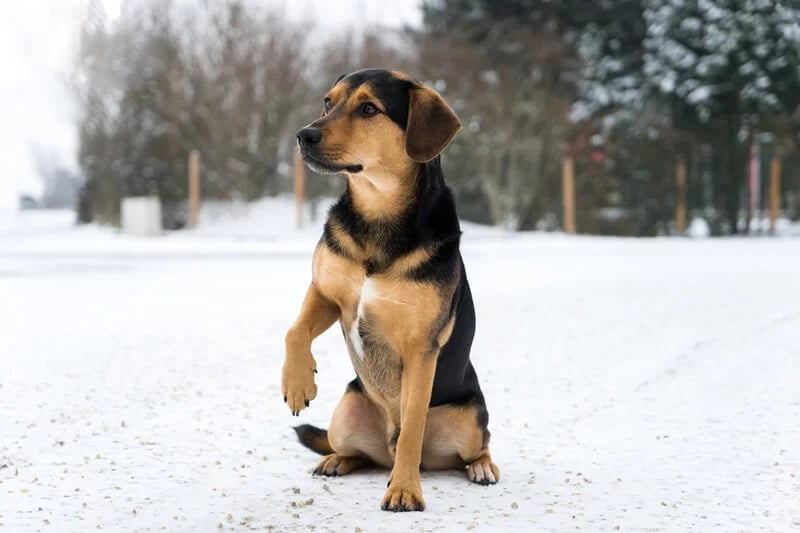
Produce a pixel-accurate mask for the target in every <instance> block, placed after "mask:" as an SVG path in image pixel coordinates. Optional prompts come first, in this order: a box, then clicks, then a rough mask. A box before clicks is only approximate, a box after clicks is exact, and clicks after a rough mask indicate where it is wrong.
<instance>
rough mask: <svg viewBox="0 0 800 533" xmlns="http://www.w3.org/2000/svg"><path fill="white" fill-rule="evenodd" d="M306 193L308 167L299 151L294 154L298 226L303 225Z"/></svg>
mask: <svg viewBox="0 0 800 533" xmlns="http://www.w3.org/2000/svg"><path fill="white" fill-rule="evenodd" d="M305 193H306V167H305V165H304V164H303V160H302V158H301V157H300V153H299V152H295V154H294V197H295V201H296V202H297V227H298V228H302V227H303V200H304V196H305Z"/></svg>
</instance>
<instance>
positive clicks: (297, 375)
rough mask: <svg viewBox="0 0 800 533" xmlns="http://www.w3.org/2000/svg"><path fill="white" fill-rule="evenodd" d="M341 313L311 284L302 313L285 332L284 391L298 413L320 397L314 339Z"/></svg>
mask: <svg viewBox="0 0 800 533" xmlns="http://www.w3.org/2000/svg"><path fill="white" fill-rule="evenodd" d="M339 315H340V311H339V306H337V305H336V304H335V303H333V302H331V301H329V300H327V299H326V298H325V297H324V296H323V295H322V294H320V292H319V289H317V287H316V286H315V285H314V284H313V283H312V284H311V286H310V287H309V288H308V292H306V298H305V300H303V307H302V309H301V310H300V316H298V317H297V320H296V321H295V323H294V325H293V326H292V327H291V328H289V331H288V332H287V333H286V358H285V359H284V361H283V375H282V379H281V391H282V392H283V401H284V402H286V403H287V404H288V405H289V409H290V410H291V411H292V414H293V415H295V416H297V415H298V414H299V413H300V411H301V410H302V409H303V408H305V407H308V404H309V402H310V401H311V400H313V399H314V398H315V397H316V396H317V385H316V383H314V373H315V372H316V371H317V362H316V361H315V360H314V356H313V355H311V341H313V340H314V339H315V338H317V337H319V336H320V335H321V334H322V333H323V332H325V330H327V329H328V328H329V327H331V325H332V324H333V323H334V322H336V320H337V319H338V318H339Z"/></svg>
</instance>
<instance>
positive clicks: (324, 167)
mask: <svg viewBox="0 0 800 533" xmlns="http://www.w3.org/2000/svg"><path fill="white" fill-rule="evenodd" d="M300 157H302V159H303V162H304V163H305V164H306V165H308V166H309V167H310V168H311V170H313V171H314V172H319V173H320V174H339V173H341V172H348V173H350V174H355V173H356V172H361V171H362V170H364V167H363V166H361V165H340V164H337V163H332V162H330V161H326V160H325V159H323V158H322V157H320V156H316V155H311V154H309V153H308V151H306V150H303V149H302V148H301V149H300Z"/></svg>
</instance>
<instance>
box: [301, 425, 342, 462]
mask: <svg viewBox="0 0 800 533" xmlns="http://www.w3.org/2000/svg"><path fill="white" fill-rule="evenodd" d="M294 432H295V433H297V438H298V440H300V444H302V445H303V446H305V447H306V448H308V449H309V450H311V451H314V452H317V453H318V454H320V455H328V454H330V453H333V448H331V445H330V443H329V442H328V431H327V430H325V429H320V428H318V427H316V426H312V425H311V424H302V425H300V426H295V427H294Z"/></svg>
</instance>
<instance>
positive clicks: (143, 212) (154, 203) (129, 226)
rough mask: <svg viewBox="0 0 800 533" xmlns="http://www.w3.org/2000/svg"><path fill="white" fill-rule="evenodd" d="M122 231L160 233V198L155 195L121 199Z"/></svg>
mask: <svg viewBox="0 0 800 533" xmlns="http://www.w3.org/2000/svg"><path fill="white" fill-rule="evenodd" d="M122 231H124V232H125V233H127V234H128V235H137V236H140V237H150V236H154V235H161V200H159V198H158V197H157V196H136V197H131V198H123V199H122Z"/></svg>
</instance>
